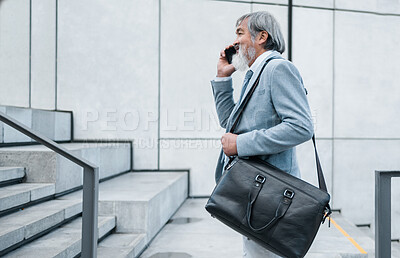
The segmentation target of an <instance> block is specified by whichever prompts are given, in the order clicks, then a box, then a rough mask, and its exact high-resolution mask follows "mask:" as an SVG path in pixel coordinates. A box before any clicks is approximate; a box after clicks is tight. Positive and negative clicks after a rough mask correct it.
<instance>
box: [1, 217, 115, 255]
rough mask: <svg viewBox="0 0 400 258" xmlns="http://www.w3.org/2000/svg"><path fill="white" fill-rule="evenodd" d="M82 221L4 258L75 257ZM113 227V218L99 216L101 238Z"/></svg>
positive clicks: (79, 247) (79, 249)
mask: <svg viewBox="0 0 400 258" xmlns="http://www.w3.org/2000/svg"><path fill="white" fill-rule="evenodd" d="M81 227H82V219H81V218H78V219H75V220H74V221H72V222H71V223H68V224H66V225H64V226H62V227H60V228H58V229H56V230H54V231H52V232H51V233H49V234H47V235H45V236H43V237H41V238H39V239H36V240H35V241H33V242H31V243H29V244H27V245H24V246H22V247H21V248H18V249H17V250H15V251H13V252H11V253H9V254H7V255H6V256H4V257H8V258H11V257H13V258H15V257H24V258H30V257H32V258H36V257H42V258H47V257H75V256H77V255H79V253H80V252H81V239H82V235H81V234H82V233H81ZM114 227H115V217H113V216H111V217H110V216H108V217H104V216H99V222H98V230H99V231H98V232H99V238H102V237H103V236H105V235H106V234H108V233H109V232H111V231H112V230H113V228H114Z"/></svg>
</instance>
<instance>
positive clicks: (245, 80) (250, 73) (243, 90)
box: [239, 70, 253, 102]
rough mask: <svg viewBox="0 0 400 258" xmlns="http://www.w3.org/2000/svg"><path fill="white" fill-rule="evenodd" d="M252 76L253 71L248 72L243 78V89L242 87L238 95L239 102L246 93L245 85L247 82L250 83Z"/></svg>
mask: <svg viewBox="0 0 400 258" xmlns="http://www.w3.org/2000/svg"><path fill="white" fill-rule="evenodd" d="M252 75H253V71H252V70H248V71H247V73H246V75H245V76H244V81H243V87H242V92H241V93H240V99H239V102H240V101H242V98H243V95H244V93H245V92H246V88H247V85H248V84H249V81H250V79H251V76H252Z"/></svg>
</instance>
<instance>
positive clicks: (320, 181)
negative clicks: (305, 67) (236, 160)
mask: <svg viewBox="0 0 400 258" xmlns="http://www.w3.org/2000/svg"><path fill="white" fill-rule="evenodd" d="M274 59H282V58H281V57H272V58H269V59H268V60H267V61H266V62H265V63H264V65H263V67H262V68H261V71H260V73H259V74H258V76H257V79H256V81H255V82H254V84H253V86H252V87H251V89H250V91H249V93H248V94H247V95H246V97H245V99H244V100H243V106H242V108H241V110H240V112H239V115H238V116H237V117H236V119H235V122H234V123H233V125H232V127H231V129H230V130H229V132H230V133H233V132H234V130H235V129H236V126H237V124H238V123H239V120H240V117H241V116H242V114H243V111H244V109H245V107H246V105H247V103H248V102H249V100H250V98H251V96H252V95H253V93H254V91H255V89H256V87H257V85H258V84H259V82H260V77H261V74H262V72H263V71H264V69H265V67H266V66H267V64H268V63H269V61H271V60H274ZM312 142H313V146H314V151H315V162H316V166H317V176H318V185H319V188H320V189H321V190H324V191H325V192H328V189H327V187H326V183H325V178H324V173H323V172H322V167H321V162H320V160H319V156H318V151H317V146H316V143H315V134H314V135H313V136H312Z"/></svg>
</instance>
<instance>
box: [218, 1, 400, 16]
mask: <svg viewBox="0 0 400 258" xmlns="http://www.w3.org/2000/svg"><path fill="white" fill-rule="evenodd" d="M212 1H216V2H229V3H242V4H259V5H271V6H288V5H287V4H278V3H264V2H257V1H250V2H249V1H232V0H212ZM334 6H335V4H334ZM293 7H296V8H306V9H317V10H326V11H341V12H354V13H365V14H374V15H381V16H397V17H400V13H383V12H373V11H366V10H355V9H344V8H335V7H333V8H329V7H319V6H306V5H296V4H293Z"/></svg>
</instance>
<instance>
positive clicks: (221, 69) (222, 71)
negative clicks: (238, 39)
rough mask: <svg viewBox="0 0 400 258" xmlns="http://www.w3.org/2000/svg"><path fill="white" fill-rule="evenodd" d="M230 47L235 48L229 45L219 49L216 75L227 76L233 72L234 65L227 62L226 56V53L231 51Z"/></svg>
mask: <svg viewBox="0 0 400 258" xmlns="http://www.w3.org/2000/svg"><path fill="white" fill-rule="evenodd" d="M232 48H233V50H235V47H234V46H233V45H229V46H227V47H226V48H225V49H224V50H222V51H221V53H220V55H219V60H218V64H217V77H229V76H231V75H232V74H233V73H234V72H235V70H236V69H235V67H234V66H233V65H232V64H230V63H229V62H228V58H227V56H226V54H227V53H228V54H229V53H230V52H231V53H232ZM235 52H236V50H235Z"/></svg>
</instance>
